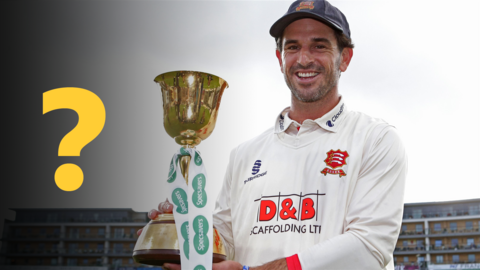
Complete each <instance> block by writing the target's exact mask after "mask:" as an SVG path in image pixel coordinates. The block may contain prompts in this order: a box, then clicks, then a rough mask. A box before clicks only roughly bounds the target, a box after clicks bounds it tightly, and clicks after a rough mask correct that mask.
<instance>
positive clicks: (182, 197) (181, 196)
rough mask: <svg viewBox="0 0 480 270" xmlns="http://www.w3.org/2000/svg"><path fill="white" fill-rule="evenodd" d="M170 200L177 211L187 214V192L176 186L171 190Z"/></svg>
mask: <svg viewBox="0 0 480 270" xmlns="http://www.w3.org/2000/svg"><path fill="white" fill-rule="evenodd" d="M172 201H173V203H174V204H175V205H176V206H177V209H176V211H177V213H179V214H187V213H188V201H187V193H186V192H185V190H183V189H181V188H176V189H174V190H173V192H172Z"/></svg>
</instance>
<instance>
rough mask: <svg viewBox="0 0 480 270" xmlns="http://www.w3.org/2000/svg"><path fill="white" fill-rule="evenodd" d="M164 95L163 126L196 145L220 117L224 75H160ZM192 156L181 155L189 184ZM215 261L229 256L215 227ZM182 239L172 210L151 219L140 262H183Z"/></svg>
mask: <svg viewBox="0 0 480 270" xmlns="http://www.w3.org/2000/svg"><path fill="white" fill-rule="evenodd" d="M154 81H155V82H157V83H158V84H160V88H161V90H162V97H163V126H164V127H165V130H166V131H167V133H168V135H170V136H171V137H172V138H174V139H175V142H176V143H178V144H180V145H181V146H182V147H184V148H187V147H195V146H197V145H198V144H200V142H201V141H202V140H205V139H206V138H207V137H208V136H210V134H211V133H212V131H213V129H214V128H215V123H216V121H217V115H218V109H219V107H220V100H221V98H222V94H223V91H224V90H225V88H227V87H228V84H227V82H226V81H225V80H223V79H222V78H220V77H218V76H215V75H212V74H208V73H204V72H198V71H172V72H167V73H163V74H160V75H158V76H157V77H156V78H155V79H154ZM190 159H191V158H190V156H181V158H180V169H181V172H182V174H183V177H184V178H185V180H186V181H187V184H188V168H189V164H190ZM213 242H214V244H213V262H214V263H216V262H220V261H224V260H226V253H225V249H224V247H223V243H222V240H221V238H220V235H219V234H218V232H217V230H216V229H215V228H214V230H213ZM179 245H180V242H179V240H178V237H177V229H176V227H175V220H174V218H173V214H161V215H159V216H158V217H157V218H155V219H153V220H151V221H150V222H149V223H148V224H147V225H146V226H145V227H144V228H143V231H142V233H141V235H140V236H139V238H138V240H137V243H136V244H135V248H134V251H133V258H134V260H135V261H136V262H137V263H142V264H149V265H163V264H164V263H167V262H168V263H177V264H180V246H179Z"/></svg>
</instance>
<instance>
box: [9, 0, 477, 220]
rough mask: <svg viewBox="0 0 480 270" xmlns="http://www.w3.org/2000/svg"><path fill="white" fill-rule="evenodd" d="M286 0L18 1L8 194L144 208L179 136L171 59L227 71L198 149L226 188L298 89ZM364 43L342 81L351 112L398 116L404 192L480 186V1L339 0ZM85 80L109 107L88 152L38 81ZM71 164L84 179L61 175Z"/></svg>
mask: <svg viewBox="0 0 480 270" xmlns="http://www.w3.org/2000/svg"><path fill="white" fill-rule="evenodd" d="M290 3H291V2H290V1H78V2H77V1H69V2H68V3H64V2H61V1H58V2H56V1H18V2H10V3H8V5H10V6H9V9H8V10H9V12H8V14H5V15H6V16H4V18H2V20H4V22H5V24H4V25H7V26H8V27H7V29H6V34H5V35H6V40H7V41H8V42H6V43H5V44H3V45H2V47H3V49H4V53H3V56H2V57H3V59H4V61H3V65H4V66H6V67H8V71H7V72H6V73H4V74H3V75H2V84H3V87H4V89H7V90H6V99H5V100H7V101H8V102H6V103H7V104H6V106H5V107H4V110H5V111H4V112H5V115H6V116H8V117H6V119H5V123H6V124H7V126H8V127H9V128H8V132H6V133H7V134H6V135H7V140H6V143H5V148H6V150H7V151H6V153H7V156H8V157H9V158H8V161H7V162H6V163H5V164H4V165H3V166H2V167H3V168H4V170H6V171H7V172H8V173H7V175H8V177H6V178H5V180H2V190H3V192H5V195H3V196H2V208H20V207H21V208H46V207H49V208H64V207H73V208H110V207H117V208H133V209H134V210H136V211H148V210H149V209H151V208H155V207H156V206H157V204H158V203H159V202H161V201H163V200H164V198H165V197H166V194H167V189H166V186H165V184H166V183H165V181H166V178H167V175H168V167H169V162H170V159H171V157H172V156H173V154H174V153H175V151H176V150H177V149H178V146H177V145H176V144H175V143H174V141H173V139H171V138H170V137H169V136H168V135H167V134H166V132H165V131H164V128H163V126H162V125H163V124H162V118H163V110H162V104H161V102H162V99H161V94H160V88H159V87H158V85H156V84H155V83H154V82H153V79H154V78H155V77H156V76H157V75H158V74H161V73H164V72H168V71H173V70H197V71H204V72H208V73H212V74H215V75H218V76H220V77H222V78H223V79H225V80H226V81H227V82H228V84H229V88H228V89H226V90H225V93H224V95H223V98H222V102H221V106H220V111H219V116H218V121H217V125H216V128H215V130H214V132H213V134H212V135H211V136H210V137H209V138H208V139H207V140H205V141H203V142H202V143H201V144H200V145H199V146H198V147H197V149H198V150H199V151H201V153H202V157H203V159H204V161H205V166H206V169H207V172H208V177H209V178H210V179H212V180H211V183H213V185H212V190H211V192H212V194H214V195H213V197H216V194H218V192H219V190H220V187H221V183H222V179H223V175H224V173H225V169H226V166H227V164H228V156H229V153H230V151H231V150H232V149H233V148H234V147H235V146H237V145H238V144H240V143H242V142H243V141H246V140H248V139H251V138H253V137H255V136H256V135H258V134H260V133H262V132H263V131H264V130H266V129H268V128H269V127H271V126H272V125H273V124H274V121H275V118H276V116H277V115H278V113H279V112H280V111H281V110H283V109H284V108H285V107H287V106H289V103H290V91H289V89H288V88H287V86H286V85H285V82H284V79H283V75H282V73H281V72H280V68H279V66H278V61H277V59H276V57H275V42H274V40H273V38H272V37H271V36H270V35H269V29H270V27H271V25H272V24H273V23H274V22H275V21H276V20H277V19H278V18H280V17H281V16H282V15H283V14H284V13H285V12H286V10H287V9H288V6H289V5H290ZM331 3H332V4H333V5H334V6H336V7H338V8H339V9H340V10H341V11H342V12H343V13H344V14H345V15H346V17H347V20H348V22H349V24H350V29H351V33H352V34H351V36H352V39H353V41H354V43H355V49H354V55H353V58H352V62H351V64H350V66H349V67H348V70H347V71H346V72H345V73H343V74H342V77H341V80H340V85H339V91H340V93H341V95H342V96H343V98H344V99H345V101H346V104H347V106H348V108H349V109H350V110H354V111H361V112H364V113H366V114H368V115H370V116H373V117H376V118H382V119H384V120H385V121H387V122H388V123H390V124H392V125H393V126H395V127H396V128H397V130H398V132H399V134H400V136H401V138H402V140H403V142H404V144H405V146H406V149H407V153H408V159H409V165H408V176H407V182H406V190H405V202H407V203H409V202H427V201H448V200H463V199H472V198H480V174H479V173H478V168H479V167H480V155H479V154H480V144H479V138H480V111H479V110H480V109H479V106H478V104H479V101H480V91H479V90H480V79H479V78H480V54H479V47H478V44H480V19H479V18H480V2H479V1H475V0H460V1H455V2H452V1H425V0H421V1H397V0H392V1H331ZM60 87H80V88H84V89H88V90H90V91H92V92H94V93H95V94H97V95H98V96H99V97H100V98H101V100H102V101H103V103H104V105H105V110H106V121H105V126H104V129H103V130H102V132H101V133H100V134H99V135H98V136H97V137H96V138H95V139H94V140H93V141H92V142H91V143H89V144H88V145H87V146H85V147H84V148H83V150H82V152H81V155H80V157H59V156H58V153H57V151H58V145H59V142H60V141H61V139H62V138H63V137H64V136H65V134H67V133H68V132H69V131H70V130H71V129H72V128H74V127H75V125H76V122H77V121H78V117H77V115H76V113H75V112H73V111H71V110H57V111H53V112H49V113H47V114H45V115H43V114H42V93H43V92H46V91H48V90H51V89H55V88H60ZM65 162H73V163H76V164H77V165H79V166H80V167H81V168H82V169H83V171H84V174H85V179H84V183H83V185H82V186H81V187H80V188H79V189H78V190H76V191H72V192H65V191H61V190H60V189H58V187H57V186H56V185H55V182H54V180H53V175H54V172H55V170H56V168H57V167H59V166H60V165H61V164H63V163H65Z"/></svg>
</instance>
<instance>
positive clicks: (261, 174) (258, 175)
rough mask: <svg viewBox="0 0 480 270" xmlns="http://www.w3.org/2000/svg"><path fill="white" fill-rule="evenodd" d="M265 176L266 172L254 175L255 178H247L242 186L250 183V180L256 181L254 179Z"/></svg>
mask: <svg viewBox="0 0 480 270" xmlns="http://www.w3.org/2000/svg"><path fill="white" fill-rule="evenodd" d="M266 174H267V171H264V172H263V173H259V174H257V175H255V176H252V177H249V178H248V179H247V180H244V181H243V184H244V185H245V184H246V183H247V182H250V181H252V180H254V179H256V178H259V177H262V176H264V175H266Z"/></svg>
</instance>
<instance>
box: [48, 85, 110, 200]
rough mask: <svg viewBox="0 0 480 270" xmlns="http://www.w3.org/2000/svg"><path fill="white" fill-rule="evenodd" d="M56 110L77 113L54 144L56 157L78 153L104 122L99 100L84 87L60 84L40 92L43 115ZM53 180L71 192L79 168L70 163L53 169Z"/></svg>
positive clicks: (79, 179) (79, 180) (76, 183)
mask: <svg viewBox="0 0 480 270" xmlns="http://www.w3.org/2000/svg"><path fill="white" fill-rule="evenodd" d="M58 109H71V110H74V111H75V112H77V114H78V123H77V125H76V126H75V128H73V129H72V131H70V132H69V133H68V134H67V135H65V137H63V139H62V141H61V142H60V145H59V147H58V155H59V156H80V151H82V148H83V147H84V146H85V145H87V144H88V143H90V142H91V141H93V140H94V139H95V138H96V137H97V136H98V134H100V132H101V131H102V129H103V126H104V125H105V106H104V105H103V102H102V100H101V99H100V98H99V97H98V96H97V95H95V94H94V93H93V92H90V91H88V90H87V89H82V88H76V87H63V88H57V89H53V90H50V91H47V92H44V93H43V114H46V113H48V112H50V111H53V110H58ZM55 183H56V184H57V186H58V188H60V189H61V190H64V191H75V190H77V189H78V188H80V186H81V185H82V183H83V171H82V169H81V168H80V167H78V166H77V165H75V164H72V163H66V164H63V165H61V166H60V167H58V168H57V171H56V172H55Z"/></svg>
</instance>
